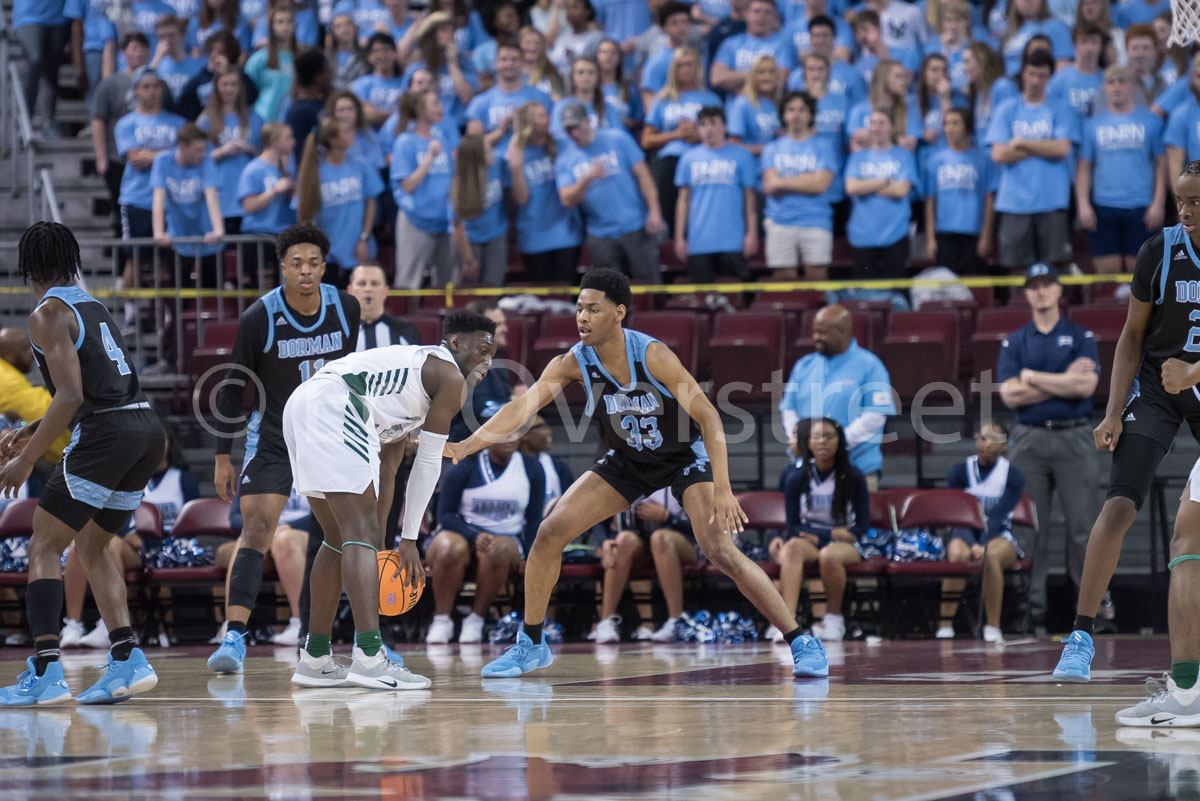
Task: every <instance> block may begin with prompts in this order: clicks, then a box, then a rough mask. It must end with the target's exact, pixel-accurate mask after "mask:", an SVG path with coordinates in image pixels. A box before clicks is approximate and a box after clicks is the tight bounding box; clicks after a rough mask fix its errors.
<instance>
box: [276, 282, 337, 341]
mask: <svg viewBox="0 0 1200 801" xmlns="http://www.w3.org/2000/svg"><path fill="white" fill-rule="evenodd" d="M320 292H321V311H320V312H319V313H318V314H317V319H316V322H314V323H313V324H312V325H310V326H303V325H300V324H299V323H298V322H296V318H295V317H293V316H292V311H291V309H290V308H289V307H288V305H287V302H286V301H285V300H284V299H283V287H276V288H275V289H272V290H271V291H270V292H268V293H267V294H265V295H263V297H262V301H263V306H265V307H266V309H267V344H266V345H265V346H264V348H263V353H270V352H271V348H272V346H273V345H274V344H275V315H276V314H282V315H283V318H284V319H285V320H287V321H288V324H289V325H290V326H291V327H292V328H294V329H296V330H297V331H299V332H300V333H302V334H307V333H308V332H309V331H315V330H317V329H318V328H320V327H321V324H322V323H324V322H325V313H326V310H327V309H328V308H329V307H330V306H332V307H333V308H334V309H336V310H337V316H338V320H339V321H340V322H341V325H342V334H343V335H344V336H347V337H349V336H350V323H349V322H348V321H347V320H346V311H345V309H343V308H342V303H341V299H340V298H339V296H338V290H337V287H335V286H331V285H329V284H321V285H320Z"/></svg>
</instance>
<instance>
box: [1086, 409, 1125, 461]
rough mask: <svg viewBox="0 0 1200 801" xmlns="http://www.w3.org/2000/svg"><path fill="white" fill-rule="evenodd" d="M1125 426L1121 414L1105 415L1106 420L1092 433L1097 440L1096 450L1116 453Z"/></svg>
mask: <svg viewBox="0 0 1200 801" xmlns="http://www.w3.org/2000/svg"><path fill="white" fill-rule="evenodd" d="M1124 425H1125V424H1124V423H1122V422H1121V413H1120V412H1118V413H1117V414H1115V415H1105V417H1104V419H1103V420H1101V421H1100V425H1098V426H1096V428H1095V430H1093V431H1092V436H1093V437H1095V439H1096V450H1098V451H1115V450H1116V449H1117V440H1119V439H1120V438H1121V429H1122V428H1123V427H1124Z"/></svg>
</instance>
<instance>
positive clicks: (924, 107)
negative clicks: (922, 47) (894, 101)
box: [909, 53, 963, 145]
mask: <svg viewBox="0 0 1200 801" xmlns="http://www.w3.org/2000/svg"><path fill="white" fill-rule="evenodd" d="M961 105H963V102H962V99H961V98H959V97H958V96H957V95H956V94H955V92H954V90H953V89H952V88H951V86H950V63H949V62H948V61H947V60H946V57H945V56H943V55H940V54H938V53H931V54H929V55H927V56H925V59H924V60H923V61H922V62H921V72H920V77H919V78H918V79H917V102H916V104H915V105H914V107H913V108H912V109H910V110H909V113H910V114H915V115H917V119H918V120H920V123H921V129H922V133H921V142H920V144H923V145H942V144H945V143H946V139H945V134H944V132H943V131H942V118H943V116H944V115H945V114H946V112H947V111H949V110H950V109H951V108H952V107H954V106H961Z"/></svg>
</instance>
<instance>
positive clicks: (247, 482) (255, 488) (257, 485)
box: [237, 429, 292, 497]
mask: <svg viewBox="0 0 1200 801" xmlns="http://www.w3.org/2000/svg"><path fill="white" fill-rule="evenodd" d="M237 491H238V494H239V495H283V496H285V497H286V496H288V495H291V494H292V463H291V461H289V460H288V452H287V445H286V444H285V443H284V441H283V432H282V431H278V430H275V429H269V430H263V429H259V430H258V431H257V432H247V434H246V456H245V458H244V459H243V461H242V474H241V476H240V477H239V478H238V488H237Z"/></svg>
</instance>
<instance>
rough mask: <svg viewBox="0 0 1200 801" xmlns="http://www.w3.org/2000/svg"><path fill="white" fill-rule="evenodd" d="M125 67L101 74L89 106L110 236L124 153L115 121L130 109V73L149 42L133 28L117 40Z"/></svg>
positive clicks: (117, 232)
mask: <svg viewBox="0 0 1200 801" xmlns="http://www.w3.org/2000/svg"><path fill="white" fill-rule="evenodd" d="M121 52H122V54H124V56H125V68H124V69H123V70H121V71H119V72H114V73H113V74H112V75H110V76H108V77H107V78H105V79H104V80H103V81H101V82H100V85H99V86H97V87H96V94H95V96H94V97H93V102H92V106H91V121H90V125H91V129H92V152H93V153H94V154H95V156H96V173H97V174H99V175H100V176H101V177H102V178H104V184H105V186H107V187H108V198H109V203H110V204H111V208H112V211H111V214H112V217H113V236H116V237H119V236H121V219H122V218H121V212H120V209H121V206H120V197H121V179H122V177H123V176H124V173H125V157H124V156H123V155H121V154H120V153H119V152H118V151H117V137H116V127H117V122H118V121H119V120H120V119H121V118H122V117H124V116H125V115H126V114H128V113H130V112H131V111H133V110H134V108H135V106H136V101H134V102H131V100H132V97H131V95H132V94H133V93H132V92H131V90H132V88H133V77H134V76H135V75H137V73H138V70H140V69H141V68H142V67H143V66H145V64H146V60H147V59H148V58H150V43H149V42H148V41H147V40H146V37H145V36H143V35H142V34H140V33H138V32H137V31H133V32H132V33H127V34H125V38H124V39H122V40H121Z"/></svg>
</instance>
